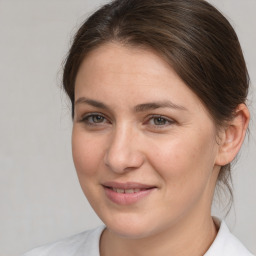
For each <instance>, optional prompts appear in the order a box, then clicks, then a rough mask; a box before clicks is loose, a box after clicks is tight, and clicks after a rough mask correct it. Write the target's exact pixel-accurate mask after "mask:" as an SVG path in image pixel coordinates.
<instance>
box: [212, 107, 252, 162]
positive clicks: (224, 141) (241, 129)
mask: <svg viewBox="0 0 256 256" xmlns="http://www.w3.org/2000/svg"><path fill="white" fill-rule="evenodd" d="M235 113H236V114H235V116H234V118H233V119H232V120H231V121H230V122H229V123H228V126H227V127H225V130H224V131H223V134H222V135H223V136H222V137H221V143H220V146H219V152H218V156H217V159H216V164H217V165H219V166H224V165H226V164H229V163H231V162H232V160H233V159H234V158H235V157H236V155H237V154H238V152H239V149H240V148H241V146H242V143H243V141H244V138H245V135H246V131H247V128H248V125H249V120H250V112H249V110H248V108H247V106H246V105H245V104H239V105H238V107H237V108H236V111H235Z"/></svg>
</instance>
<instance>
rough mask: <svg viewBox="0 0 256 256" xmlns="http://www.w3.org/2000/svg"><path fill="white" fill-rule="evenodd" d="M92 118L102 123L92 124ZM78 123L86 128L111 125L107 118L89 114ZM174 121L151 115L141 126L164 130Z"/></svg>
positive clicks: (101, 115) (99, 114)
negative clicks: (146, 125) (83, 124)
mask: <svg viewBox="0 0 256 256" xmlns="http://www.w3.org/2000/svg"><path fill="white" fill-rule="evenodd" d="M93 118H99V119H100V120H103V121H102V122H94V121H93V120H90V119H93ZM157 119H158V121H160V122H164V124H156V121H157ZM150 121H153V122H154V123H153V124H150ZM80 122H83V123H85V124H86V125H88V126H100V125H102V124H105V123H111V122H109V121H108V118H106V117H105V116H104V115H103V114H102V113H89V114H87V115H85V116H83V117H82V118H81V120H80ZM174 123H175V121H174V120H173V119H170V118H167V117H165V116H162V115H151V116H148V117H147V119H146V121H145V122H144V123H143V124H149V125H150V126H151V127H155V128H157V129H161V128H164V127H166V126H169V125H172V124H174Z"/></svg>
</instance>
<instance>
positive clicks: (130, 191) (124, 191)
mask: <svg viewBox="0 0 256 256" xmlns="http://www.w3.org/2000/svg"><path fill="white" fill-rule="evenodd" d="M107 188H109V189H111V190H113V191H115V192H116V193H119V194H134V193H139V192H141V191H145V190H148V189H150V188H141V189H140V188H134V189H133V188H130V189H122V188H112V187H107Z"/></svg>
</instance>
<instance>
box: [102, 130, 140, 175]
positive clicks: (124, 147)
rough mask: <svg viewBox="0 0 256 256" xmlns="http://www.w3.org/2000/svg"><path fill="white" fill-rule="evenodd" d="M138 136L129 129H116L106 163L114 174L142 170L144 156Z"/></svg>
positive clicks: (106, 155) (108, 149)
mask: <svg viewBox="0 0 256 256" xmlns="http://www.w3.org/2000/svg"><path fill="white" fill-rule="evenodd" d="M140 146H141V145H140V143H139V142H138V134H136V132H134V131H132V129H129V128H124V127H123V128H121V127H120V128H118V129H116V130H115V131H114V132H113V134H112V136H111V139H110V141H109V146H108V148H107V150H106V153H105V157H104V162H105V165H106V166H108V167H109V168H110V169H111V170H112V171H113V172H116V173H119V174H122V173H124V172H127V171H131V170H135V169H138V168H140V167H141V166H142V165H143V162H144V154H143V152H142V151H140V150H139V148H140Z"/></svg>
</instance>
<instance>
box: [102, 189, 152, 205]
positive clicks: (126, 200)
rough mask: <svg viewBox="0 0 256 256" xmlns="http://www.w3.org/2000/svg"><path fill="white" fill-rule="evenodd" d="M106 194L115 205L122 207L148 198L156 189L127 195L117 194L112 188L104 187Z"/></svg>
mask: <svg viewBox="0 0 256 256" xmlns="http://www.w3.org/2000/svg"><path fill="white" fill-rule="evenodd" d="M104 190H105V193H106V195H107V197H108V198H109V199H110V200H111V201H112V202H114V203H116V204H120V205H129V204H134V203H136V202H138V201H139V200H141V199H143V198H145V197H146V196H148V195H149V194H150V193H151V192H152V191H153V190H155V188H151V189H147V190H141V191H139V192H135V193H131V194H125V193H117V192H115V191H114V190H112V189H110V188H106V187H104Z"/></svg>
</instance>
